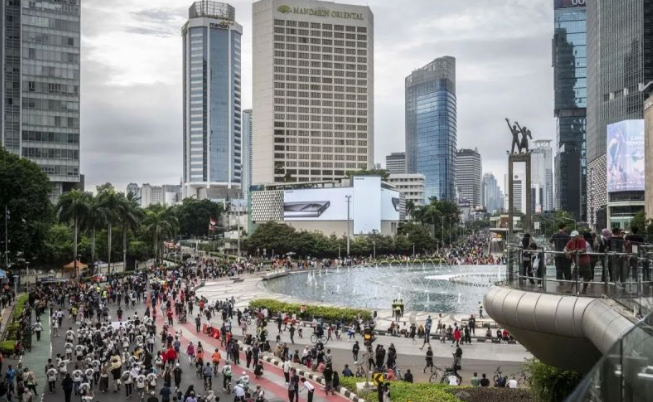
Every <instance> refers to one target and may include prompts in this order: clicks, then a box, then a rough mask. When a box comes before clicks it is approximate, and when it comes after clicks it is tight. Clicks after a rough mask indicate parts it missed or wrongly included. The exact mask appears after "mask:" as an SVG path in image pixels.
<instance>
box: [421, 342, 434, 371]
mask: <svg viewBox="0 0 653 402" xmlns="http://www.w3.org/2000/svg"><path fill="white" fill-rule="evenodd" d="M426 369H430V370H431V373H432V372H433V350H431V347H430V346H429V348H428V349H427V350H426V367H424V370H423V372H424V373H426Z"/></svg>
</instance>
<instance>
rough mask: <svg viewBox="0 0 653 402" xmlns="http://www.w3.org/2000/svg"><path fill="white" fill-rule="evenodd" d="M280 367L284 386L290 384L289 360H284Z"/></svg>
mask: <svg viewBox="0 0 653 402" xmlns="http://www.w3.org/2000/svg"><path fill="white" fill-rule="evenodd" d="M281 367H282V369H283V376H284V377H285V379H286V384H288V383H289V382H290V367H291V365H290V359H284V361H283V365H282V366H281Z"/></svg>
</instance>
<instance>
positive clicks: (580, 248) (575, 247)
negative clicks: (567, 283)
mask: <svg viewBox="0 0 653 402" xmlns="http://www.w3.org/2000/svg"><path fill="white" fill-rule="evenodd" d="M564 252H565V255H566V256H567V259H569V260H570V261H571V262H573V263H574V265H575V267H574V271H573V279H574V280H576V279H578V280H582V281H583V291H582V292H581V293H587V285H588V284H589V281H591V280H592V272H591V270H590V256H589V255H588V254H587V242H585V239H583V237H582V236H581V235H580V234H579V233H578V232H577V231H576V230H574V231H573V232H571V240H569V242H568V243H567V245H566V246H565V249H564ZM579 275H580V278H579ZM571 286H572V292H573V289H574V286H575V284H572V285H571Z"/></svg>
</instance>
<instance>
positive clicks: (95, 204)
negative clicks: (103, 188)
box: [82, 194, 104, 265]
mask: <svg viewBox="0 0 653 402" xmlns="http://www.w3.org/2000/svg"><path fill="white" fill-rule="evenodd" d="M82 225H83V227H84V229H85V230H88V231H90V232H91V263H92V264H93V265H95V232H96V231H97V230H98V229H99V228H101V227H102V225H104V219H103V216H102V211H101V210H100V197H93V196H92V195H91V194H89V207H88V213H87V214H86V217H85V219H84V222H83V223H82Z"/></svg>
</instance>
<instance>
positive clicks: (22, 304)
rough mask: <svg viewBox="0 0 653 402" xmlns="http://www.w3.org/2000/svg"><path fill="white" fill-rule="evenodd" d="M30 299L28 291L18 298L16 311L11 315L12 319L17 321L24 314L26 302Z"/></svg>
mask: <svg viewBox="0 0 653 402" xmlns="http://www.w3.org/2000/svg"><path fill="white" fill-rule="evenodd" d="M28 301H29V295H28V294H27V293H25V294H22V295H20V296H18V297H17V298H16V306H15V307H14V312H13V314H12V315H11V319H12V321H16V320H18V319H19V318H20V316H21V314H23V310H25V304H26V303H27V302H28Z"/></svg>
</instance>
